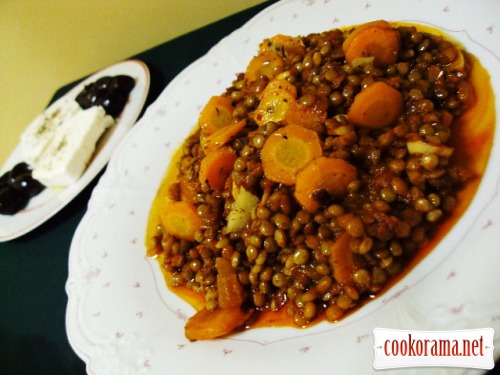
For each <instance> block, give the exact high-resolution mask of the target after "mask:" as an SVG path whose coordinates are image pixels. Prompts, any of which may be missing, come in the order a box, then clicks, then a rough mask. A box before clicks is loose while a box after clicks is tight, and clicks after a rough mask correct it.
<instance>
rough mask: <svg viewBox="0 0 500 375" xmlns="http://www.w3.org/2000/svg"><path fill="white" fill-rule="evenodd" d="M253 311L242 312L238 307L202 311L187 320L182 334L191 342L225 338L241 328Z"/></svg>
mask: <svg viewBox="0 0 500 375" xmlns="http://www.w3.org/2000/svg"><path fill="white" fill-rule="evenodd" d="M252 313H253V311H252V310H249V311H244V310H243V309H241V308H240V307H232V308H229V309H221V308H218V309H215V310H214V311H209V310H207V309H203V310H200V311H198V312H197V313H196V314H194V315H193V316H192V317H191V318H189V320H188V322H187V323H186V326H185V329H184V333H185V335H186V337H187V338H188V339H189V340H191V341H193V340H211V339H215V338H217V337H221V336H225V335H228V334H230V333H231V332H233V331H234V330H235V329H237V328H238V327H241V326H242V325H243V324H245V322H246V321H247V320H248V318H250V316H251V315H252Z"/></svg>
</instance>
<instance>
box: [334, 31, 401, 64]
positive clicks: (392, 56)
mask: <svg viewBox="0 0 500 375" xmlns="http://www.w3.org/2000/svg"><path fill="white" fill-rule="evenodd" d="M342 49H343V50H344V55H345V58H346V60H347V62H348V63H349V64H353V62H354V61H355V60H356V59H360V58H366V57H373V58H374V61H373V63H374V65H375V66H377V67H381V68H384V67H387V66H388V65H391V64H394V63H395V62H396V60H397V57H398V53H399V49H400V40H399V34H398V33H397V31H395V30H393V29H391V28H390V25H389V23H387V22H385V21H375V22H372V23H369V24H365V25H362V26H360V27H358V28H357V29H356V30H354V31H353V32H352V33H351V34H350V35H349V37H347V39H346V40H345V41H344V43H343V45H342Z"/></svg>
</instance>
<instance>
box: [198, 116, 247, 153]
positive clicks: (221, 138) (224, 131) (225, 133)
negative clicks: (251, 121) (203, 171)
mask: <svg viewBox="0 0 500 375" xmlns="http://www.w3.org/2000/svg"><path fill="white" fill-rule="evenodd" d="M245 125H246V120H241V121H238V122H237V123H235V124H230V125H226V126H224V127H222V128H220V129H218V130H216V131H215V132H213V133H212V134H210V135H208V136H206V137H204V138H201V139H200V143H201V146H202V147H203V150H205V153H209V152H211V151H214V150H216V149H218V148H219V147H222V146H224V145H225V144H226V143H228V142H229V141H231V140H232V139H233V138H234V137H235V136H236V135H237V134H238V133H239V132H240V131H241V130H242V129H243V128H244V127H245Z"/></svg>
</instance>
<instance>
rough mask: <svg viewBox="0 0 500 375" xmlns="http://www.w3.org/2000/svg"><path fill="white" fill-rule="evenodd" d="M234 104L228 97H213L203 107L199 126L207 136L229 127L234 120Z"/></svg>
mask: <svg viewBox="0 0 500 375" xmlns="http://www.w3.org/2000/svg"><path fill="white" fill-rule="evenodd" d="M233 110H234V107H233V103H232V101H231V98H229V97H227V96H212V97H211V98H210V100H209V101H208V103H207V104H206V105H205V107H203V109H202V110H201V113H200V117H199V119H198V125H199V126H200V128H201V130H203V131H204V132H205V133H206V134H212V133H213V132H215V131H216V130H218V129H220V128H222V127H224V126H226V125H229V124H230V123H231V121H232V119H233Z"/></svg>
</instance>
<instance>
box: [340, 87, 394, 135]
mask: <svg viewBox="0 0 500 375" xmlns="http://www.w3.org/2000/svg"><path fill="white" fill-rule="evenodd" d="M402 112H403V96H402V95H401V93H400V92H399V91H398V90H396V89H395V88H393V87H391V86H389V85H388V84H386V83H384V82H381V81H378V82H375V83H373V84H371V85H370V86H368V87H367V88H366V89H364V90H362V91H361V92H360V93H359V94H357V95H356V96H355V97H354V101H353V103H352V105H351V107H350V108H349V111H348V113H347V118H348V120H349V121H350V122H351V123H352V124H354V125H358V126H366V127H369V128H381V127H384V126H387V125H390V124H392V123H394V122H396V120H397V119H398V117H399V115H400V114H401V113H402Z"/></svg>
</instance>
